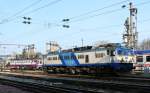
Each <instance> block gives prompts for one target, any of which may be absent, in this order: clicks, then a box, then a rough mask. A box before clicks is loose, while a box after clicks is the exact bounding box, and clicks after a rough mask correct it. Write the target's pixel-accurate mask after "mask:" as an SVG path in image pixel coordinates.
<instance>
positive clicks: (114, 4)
mask: <svg viewBox="0 0 150 93" xmlns="http://www.w3.org/2000/svg"><path fill="white" fill-rule="evenodd" d="M125 2H128V0H124V1H121V2H117V3H113V4H111V5H108V6H105V7H102V8H99V9H95V10H92V11H88V12H85V13H83V14H79V15H77V16H74V17H71V18H69V19H76V18H79V17H82V16H87V15H89V14H91V13H95V12H98V11H101V10H104V9H107V8H111V7H113V6H116V5H120V4H122V3H125Z"/></svg>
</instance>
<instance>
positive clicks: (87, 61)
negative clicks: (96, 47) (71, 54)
mask: <svg viewBox="0 0 150 93" xmlns="http://www.w3.org/2000/svg"><path fill="white" fill-rule="evenodd" d="M85 63H89V55H85Z"/></svg>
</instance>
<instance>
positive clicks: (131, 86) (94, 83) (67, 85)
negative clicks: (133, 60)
mask: <svg viewBox="0 0 150 93" xmlns="http://www.w3.org/2000/svg"><path fill="white" fill-rule="evenodd" d="M5 76H7V75H5ZM8 76H9V75H8ZM11 76H12V77H15V78H23V79H24V81H28V82H29V81H30V79H33V80H32V82H33V81H34V82H36V83H37V84H36V85H38V86H41V85H42V84H43V85H42V86H43V89H44V91H49V90H46V89H48V88H47V86H48V87H50V86H49V85H51V87H52V88H53V87H54V88H58V91H59V88H61V89H62V90H61V89H60V91H62V92H61V93H73V92H74V93H79V92H81V93H95V92H99V93H105V92H104V91H105V90H115V91H122V92H120V93H126V92H128V93H141V92H143V93H149V91H150V88H149V87H150V79H148V78H135V77H134V78H132V77H102V78H97V79H89V78H87V79H86V78H81V77H79V78H70V77H68V76H67V77H38V78H37V77H32V76H16V75H11ZM5 79H6V77H5ZM10 79H11V80H12V78H10ZM19 82H22V81H19ZM38 82H39V83H38ZM44 82H45V83H44ZM46 82H50V83H46ZM30 83H31V82H30ZM54 83H57V84H54ZM45 85H46V86H45ZM40 88H42V87H40ZM38 89H39V88H38ZM69 89H71V90H69ZM50 90H57V89H50ZM63 90H67V91H68V92H67V91H64V92H63ZM42 91H43V90H42ZM130 91H132V92H130ZM54 92H55V91H54ZM36 93H37V92H36ZM42 93H43V92H42ZM45 93H47V92H45ZM107 93H112V92H107Z"/></svg>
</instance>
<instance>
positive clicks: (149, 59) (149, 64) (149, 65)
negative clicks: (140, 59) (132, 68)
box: [144, 55, 150, 73]
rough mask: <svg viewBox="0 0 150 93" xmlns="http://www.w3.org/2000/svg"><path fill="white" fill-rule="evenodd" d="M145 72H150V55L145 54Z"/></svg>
mask: <svg viewBox="0 0 150 93" xmlns="http://www.w3.org/2000/svg"><path fill="white" fill-rule="evenodd" d="M144 72H145V73H150V55H146V56H145V61H144Z"/></svg>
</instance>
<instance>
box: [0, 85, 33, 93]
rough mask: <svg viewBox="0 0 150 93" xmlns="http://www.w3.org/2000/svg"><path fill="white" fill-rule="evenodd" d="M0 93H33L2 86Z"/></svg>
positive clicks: (0, 86)
mask: <svg viewBox="0 0 150 93" xmlns="http://www.w3.org/2000/svg"><path fill="white" fill-rule="evenodd" d="M0 93H32V92H27V91H24V90H21V89H18V88H15V87H11V86H7V85H1V84H0Z"/></svg>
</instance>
